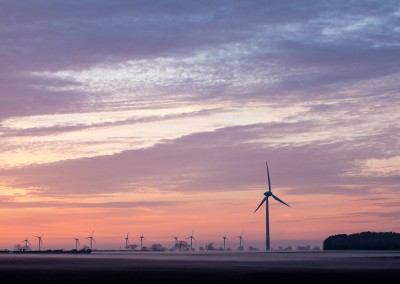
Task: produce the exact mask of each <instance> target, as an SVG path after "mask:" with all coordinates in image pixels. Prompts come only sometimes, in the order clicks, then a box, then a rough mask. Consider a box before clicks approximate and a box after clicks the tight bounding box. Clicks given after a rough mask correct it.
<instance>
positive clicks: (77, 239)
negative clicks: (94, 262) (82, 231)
mask: <svg viewBox="0 0 400 284" xmlns="http://www.w3.org/2000/svg"><path fill="white" fill-rule="evenodd" d="M73 239H74V240H75V249H76V250H77V251H78V245H80V243H79V238H73Z"/></svg>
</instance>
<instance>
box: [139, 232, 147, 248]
mask: <svg viewBox="0 0 400 284" xmlns="http://www.w3.org/2000/svg"><path fill="white" fill-rule="evenodd" d="M143 240H147V239H146V238H145V237H144V236H143V234H142V235H141V236H140V250H143Z"/></svg>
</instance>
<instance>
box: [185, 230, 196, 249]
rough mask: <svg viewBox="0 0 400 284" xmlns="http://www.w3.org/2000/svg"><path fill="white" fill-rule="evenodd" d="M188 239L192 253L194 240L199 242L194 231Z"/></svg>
mask: <svg viewBox="0 0 400 284" xmlns="http://www.w3.org/2000/svg"><path fill="white" fill-rule="evenodd" d="M186 239H190V251H192V250H193V246H192V245H193V240H195V241H196V242H197V240H196V239H195V238H194V237H193V231H192V234H191V235H190V236H189V237H187V238H186Z"/></svg>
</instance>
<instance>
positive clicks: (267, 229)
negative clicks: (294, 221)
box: [254, 162, 290, 251]
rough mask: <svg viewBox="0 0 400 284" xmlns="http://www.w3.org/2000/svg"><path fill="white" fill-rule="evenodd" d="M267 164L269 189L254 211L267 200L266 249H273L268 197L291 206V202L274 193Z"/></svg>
mask: <svg viewBox="0 0 400 284" xmlns="http://www.w3.org/2000/svg"><path fill="white" fill-rule="evenodd" d="M266 165H267V175H268V191H266V192H264V195H265V197H264V199H263V200H262V201H261V203H260V205H258V207H257V209H256V210H255V211H254V213H256V212H257V210H258V208H260V207H261V205H263V203H264V202H265V209H266V210H265V212H266V213H265V214H266V219H265V223H266V225H265V230H266V238H265V247H266V250H267V251H269V250H271V245H270V238H269V209H268V197H270V196H272V198H273V199H275V200H276V201H279V202H280V203H282V204H284V205H286V206H289V207H290V205H289V204H287V203H285V202H283V201H282V200H281V199H279V198H278V197H277V196H276V195H274V194H273V193H272V191H271V179H270V177H269V169H268V162H266Z"/></svg>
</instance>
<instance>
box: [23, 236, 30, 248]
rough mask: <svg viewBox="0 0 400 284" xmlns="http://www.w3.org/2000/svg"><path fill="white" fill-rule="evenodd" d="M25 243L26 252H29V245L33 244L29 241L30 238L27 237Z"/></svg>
mask: <svg viewBox="0 0 400 284" xmlns="http://www.w3.org/2000/svg"><path fill="white" fill-rule="evenodd" d="M23 242H24V243H25V250H26V251H27V250H28V244H31V243H30V242H29V240H28V237H26V239H25V240H23Z"/></svg>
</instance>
